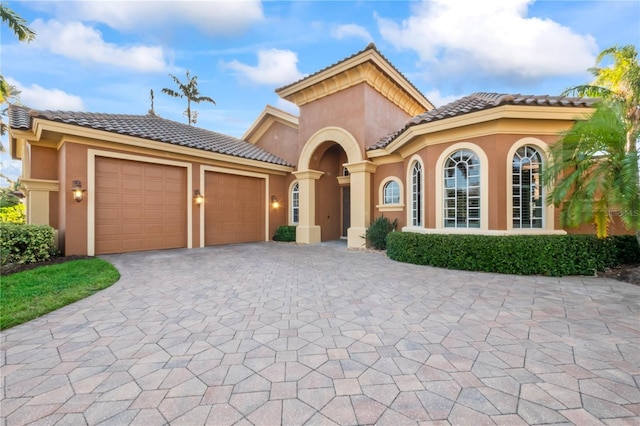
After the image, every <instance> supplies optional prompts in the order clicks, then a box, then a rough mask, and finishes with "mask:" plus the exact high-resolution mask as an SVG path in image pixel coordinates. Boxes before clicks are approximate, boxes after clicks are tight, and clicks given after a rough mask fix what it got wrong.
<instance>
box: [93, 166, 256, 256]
mask: <svg viewBox="0 0 640 426" xmlns="http://www.w3.org/2000/svg"><path fill="white" fill-rule="evenodd" d="M187 178H188V177H187V169H186V168H185V167H178V166H172V165H165V164H155V163H147V162H142V161H132V160H123V159H119V158H110V157H96V161H95V253H96V254H107V253H125V252H131V251H144V250H159V249H170V248H183V247H187V235H188V223H189V221H188V216H187V215H188V211H187V203H191V202H192V200H191V197H189V198H187V197H188V194H187ZM204 193H205V205H204V206H202V207H204V209H205V220H204V231H205V245H208V246H209V245H218V244H230V243H243V242H253V241H264V239H265V206H266V204H265V202H266V200H265V179H263V178H258V177H250V176H243V175H237V174H229V173H222V172H209V171H208V172H206V173H205V186H204ZM202 207H197V206H194V207H193V208H194V209H195V210H194V212H195V213H196V214H199V213H198V210H197V209H199V208H202Z"/></svg>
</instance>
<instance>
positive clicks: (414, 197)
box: [411, 161, 422, 226]
mask: <svg viewBox="0 0 640 426" xmlns="http://www.w3.org/2000/svg"><path fill="white" fill-rule="evenodd" d="M411 225H412V226H422V165H421V164H420V163H419V162H418V161H416V162H415V163H413V168H412V169H411Z"/></svg>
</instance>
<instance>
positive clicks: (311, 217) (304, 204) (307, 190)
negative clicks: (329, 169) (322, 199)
mask: <svg viewBox="0 0 640 426" xmlns="http://www.w3.org/2000/svg"><path fill="white" fill-rule="evenodd" d="M293 174H294V176H295V177H296V178H297V179H298V190H299V192H298V194H299V195H298V196H299V202H300V204H299V209H300V210H299V212H298V214H299V217H298V220H299V221H298V226H297V227H296V243H302V244H314V243H319V242H320V226H318V225H316V180H318V179H320V176H322V175H323V174H324V172H320V171H317V170H304V171H301V172H294V173H293Z"/></svg>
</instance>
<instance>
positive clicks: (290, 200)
mask: <svg viewBox="0 0 640 426" xmlns="http://www.w3.org/2000/svg"><path fill="white" fill-rule="evenodd" d="M296 185H297V187H298V189H297V193H298V206H297V207H296V206H295V205H294V203H293V188H294V187H295V186H296ZM288 194H289V208H288V209H287V210H288V219H289V226H297V225H298V224H299V223H300V183H299V181H298V180H294V181H293V182H291V184H290V185H289V192H288ZM295 208H297V209H298V221H297V222H294V221H293V209H295Z"/></svg>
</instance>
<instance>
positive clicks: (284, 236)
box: [273, 226, 296, 242]
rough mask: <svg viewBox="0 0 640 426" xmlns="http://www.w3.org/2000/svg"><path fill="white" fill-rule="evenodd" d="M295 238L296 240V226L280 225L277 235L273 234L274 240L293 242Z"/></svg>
mask: <svg viewBox="0 0 640 426" xmlns="http://www.w3.org/2000/svg"><path fill="white" fill-rule="evenodd" d="M295 240H296V227H295V226H279V227H278V229H276V235H274V236H273V241H286V242H291V241H295Z"/></svg>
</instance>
